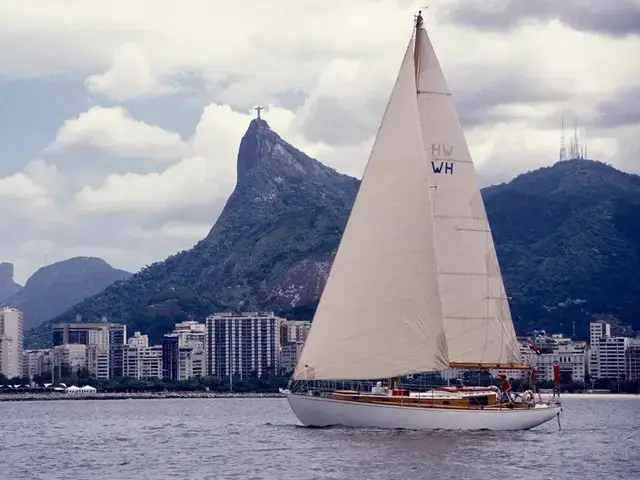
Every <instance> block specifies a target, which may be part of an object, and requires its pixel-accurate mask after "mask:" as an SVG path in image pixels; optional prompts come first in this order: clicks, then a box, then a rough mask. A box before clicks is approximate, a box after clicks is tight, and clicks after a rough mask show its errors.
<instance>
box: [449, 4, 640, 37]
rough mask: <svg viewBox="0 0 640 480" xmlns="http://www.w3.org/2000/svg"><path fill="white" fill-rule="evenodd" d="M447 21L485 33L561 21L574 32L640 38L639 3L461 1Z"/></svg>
mask: <svg viewBox="0 0 640 480" xmlns="http://www.w3.org/2000/svg"><path fill="white" fill-rule="evenodd" d="M444 16H445V18H447V19H448V20H451V21H453V22H456V23H459V24H462V25H467V26H470V27H473V28H478V29H485V30H503V29H513V28H516V27H520V26H522V25H523V24H524V23H527V22H532V21H535V22H541V23H550V22H552V21H560V22H561V23H562V24H564V25H566V26H568V27H570V28H572V29H574V30H580V31H585V32H592V33H602V34H605V35H610V36H613V37H624V36H627V35H640V2H639V1H638V0H616V1H614V2H606V1H600V0H562V1H558V0H536V1H530V0H493V1H487V0H464V1H462V0H458V1H457V2H456V3H455V4H453V5H450V6H448V8H447V9H446V13H445V14H444Z"/></svg>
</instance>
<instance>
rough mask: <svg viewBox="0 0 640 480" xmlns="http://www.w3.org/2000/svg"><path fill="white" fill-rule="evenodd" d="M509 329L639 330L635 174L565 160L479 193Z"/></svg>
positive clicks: (638, 188)
mask: <svg viewBox="0 0 640 480" xmlns="http://www.w3.org/2000/svg"><path fill="white" fill-rule="evenodd" d="M483 197H484V199H485V204H486V208H487V214H488V216H489V220H490V222H491V228H492V230H493V231H494V238H495V240H496V244H497V250H498V256H499V259H500V264H501V266H502V272H503V275H504V277H505V282H506V289H507V292H508V295H510V296H511V302H510V303H511V308H512V311H513V316H514V320H515V321H516V326H517V327H519V328H520V329H521V330H523V329H531V328H548V329H551V330H553V331H563V332H564V333H567V334H569V333H571V332H572V328H573V322H576V331H577V333H578V334H579V335H582V336H587V335H588V330H587V329H588V320H589V318H590V316H591V314H597V313H611V314H614V315H616V316H618V317H619V318H620V320H622V321H623V322H624V323H627V324H630V325H633V326H635V328H636V329H640V315H638V313H639V312H640V275H639V274H638V272H640V176H638V175H632V174H628V173H623V172H621V171H619V170H616V169H615V168H613V167H611V166H609V165H606V164H604V163H601V162H595V161H591V160H569V161H562V162H558V163H556V164H555V165H553V166H551V167H546V168H541V169H539V170H536V171H533V172H529V173H526V174H523V175H520V176H518V177H516V178H515V179H514V180H512V181H511V182H509V183H507V184H502V185H498V186H493V187H488V188H486V189H484V191H483Z"/></svg>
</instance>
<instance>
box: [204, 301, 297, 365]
mask: <svg viewBox="0 0 640 480" xmlns="http://www.w3.org/2000/svg"><path fill="white" fill-rule="evenodd" d="M283 321H284V319H282V318H279V317H276V316H275V315H274V314H273V312H265V313H262V312H242V313H216V314H215V315H213V316H210V317H207V320H206V341H205V352H206V356H207V374H208V375H213V376H217V377H226V376H229V375H230V374H232V375H233V376H236V375H239V376H251V375H258V376H261V375H266V374H270V373H272V374H277V373H278V372H279V367H280V346H281V343H280V336H281V325H282V322H283Z"/></svg>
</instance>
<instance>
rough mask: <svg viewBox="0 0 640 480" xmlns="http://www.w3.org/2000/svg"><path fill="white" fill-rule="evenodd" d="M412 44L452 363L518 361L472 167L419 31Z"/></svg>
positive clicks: (452, 108)
mask: <svg viewBox="0 0 640 480" xmlns="http://www.w3.org/2000/svg"><path fill="white" fill-rule="evenodd" d="M417 35H418V36H417V41H416V49H417V50H419V52H418V54H417V64H418V66H417V69H418V109H419V115H420V120H421V125H422V138H423V143H424V148H425V154H426V158H427V161H428V163H429V170H430V176H431V180H432V183H433V185H434V186H435V188H434V189H433V190H432V192H433V195H432V203H433V217H434V225H435V241H436V256H437V262H438V272H439V283H440V292H441V297H442V310H443V316H444V329H445V333H446V337H447V347H448V351H449V360H450V362H451V363H473V364H514V363H515V364H519V363H521V359H520V353H519V349H518V342H517V339H516V335H515V331H514V328H513V321H512V319H511V313H510V310H509V303H508V300H507V297H506V294H505V290H504V285H503V282H502V275H501V273H500V267H499V265H498V259H497V256H496V251H495V246H494V243H493V237H492V235H491V229H490V227H489V222H488V220H487V214H486V211H485V208H484V203H483V201H482V196H481V194H480V189H479V187H478V182H477V178H476V172H475V168H474V166H473V161H472V159H471V154H470V153H469V148H468V146H467V142H466V140H465V137H464V133H463V131H462V127H461V125H460V121H459V119H458V114H457V112H456V108H455V105H454V102H453V98H452V96H451V93H450V91H449V88H448V86H447V82H446V80H445V78H444V75H443V73H442V69H441V68H440V64H439V62H438V59H437V57H436V54H435V51H434V49H433V46H432V44H431V41H430V40H429V37H428V35H427V32H426V30H424V28H419V29H418V32H417Z"/></svg>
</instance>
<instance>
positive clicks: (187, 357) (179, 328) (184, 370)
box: [169, 320, 206, 380]
mask: <svg viewBox="0 0 640 480" xmlns="http://www.w3.org/2000/svg"><path fill="white" fill-rule="evenodd" d="M169 336H172V337H177V338H178V353H177V362H178V365H177V367H176V371H175V376H176V378H175V380H188V379H189V378H193V377H203V376H204V375H205V373H206V355H205V346H204V344H205V340H206V326H205V324H204V323H198V322H194V321H191V320H190V321H186V322H181V323H176V325H175V327H174V329H173V332H171V333H170V334H169Z"/></svg>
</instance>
